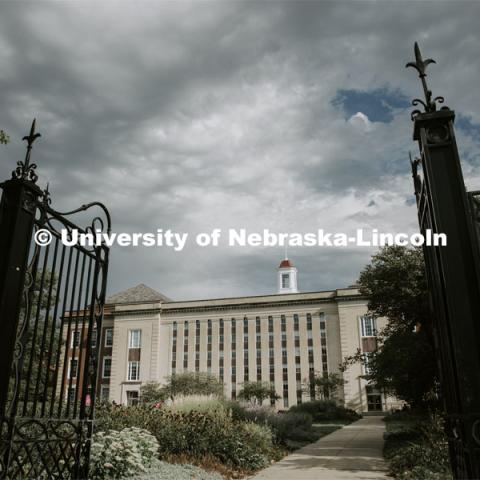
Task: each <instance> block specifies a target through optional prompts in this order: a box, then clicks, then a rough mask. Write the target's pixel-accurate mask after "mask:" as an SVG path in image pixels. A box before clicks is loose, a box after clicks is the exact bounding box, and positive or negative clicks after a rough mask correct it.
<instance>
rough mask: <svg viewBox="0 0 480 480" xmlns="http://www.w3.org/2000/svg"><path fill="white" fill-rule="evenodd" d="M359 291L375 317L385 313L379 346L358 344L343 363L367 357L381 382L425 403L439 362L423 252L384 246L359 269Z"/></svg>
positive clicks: (370, 376)
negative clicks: (368, 347)
mask: <svg viewBox="0 0 480 480" xmlns="http://www.w3.org/2000/svg"><path fill="white" fill-rule="evenodd" d="M359 284H360V292H361V293H363V294H364V295H366V296H367V297H368V299H369V302H368V308H369V311H370V313H371V314H373V315H374V316H376V317H387V318H388V325H387V327H386V328H385V329H384V330H383V331H382V332H379V336H378V342H377V349H376V351H374V352H372V353H370V354H369V355H368V357H367V356H366V355H365V354H363V353H362V352H361V351H360V350H359V351H358V352H357V353H356V354H355V355H352V356H351V357H347V358H346V359H345V361H344V363H343V369H345V368H348V366H349V365H350V364H352V363H355V362H359V361H360V362H363V363H366V362H367V361H368V371H369V373H368V375H366V378H368V379H369V380H370V382H371V383H372V384H374V385H375V386H377V387H378V388H381V389H383V390H384V391H386V392H387V393H390V394H392V395H395V396H396V397H398V398H400V399H402V400H404V401H406V402H407V403H408V404H410V405H411V406H412V407H424V406H425V405H426V403H428V402H429V401H431V399H432V393H433V392H434V391H435V386H436V378H437V375H436V372H437V365H436V359H435V352H434V344H433V335H432V318H431V314H430V310H429V303H428V290H427V282H426V277H425V267H424V261H423V252H422V250H421V249H419V248H406V247H399V246H391V247H390V246H389V247H384V248H383V249H382V250H380V252H379V253H377V254H376V255H374V256H373V257H372V261H371V263H370V264H369V265H367V266H366V267H365V269H364V270H363V271H362V272H361V274H360V279H359Z"/></svg>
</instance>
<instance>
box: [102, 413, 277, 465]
mask: <svg viewBox="0 0 480 480" xmlns="http://www.w3.org/2000/svg"><path fill="white" fill-rule="evenodd" d="M130 426H138V427H140V428H144V429H146V430H148V431H149V432H151V434H152V435H154V436H155V438H156V439H157V441H158V444H159V457H160V458H167V457H168V456H169V455H187V456H189V457H192V458H201V457H203V456H209V455H210V456H213V457H215V458H217V459H218V460H220V461H221V462H222V463H224V464H226V465H230V466H233V467H235V468H241V469H245V470H255V469H258V468H261V467H263V466H265V465H266V464H267V463H268V460H269V458H270V457H271V455H272V448H273V436H272V433H271V431H270V430H269V428H268V427H266V426H261V425H251V424H249V423H246V422H244V421H243V422H242V421H236V420H234V419H233V417H232V415H231V413H230V411H228V410H226V409H225V408H221V409H217V410H213V411H211V410H206V411H202V412H199V411H195V410H191V411H171V410H169V409H168V408H167V409H155V408H150V407H146V406H142V405H137V406H131V407H125V406H113V407H110V408H108V407H101V408H100V409H99V410H98V411H97V428H98V429H100V430H108V429H112V428H114V429H116V430H120V429H122V428H125V427H130Z"/></svg>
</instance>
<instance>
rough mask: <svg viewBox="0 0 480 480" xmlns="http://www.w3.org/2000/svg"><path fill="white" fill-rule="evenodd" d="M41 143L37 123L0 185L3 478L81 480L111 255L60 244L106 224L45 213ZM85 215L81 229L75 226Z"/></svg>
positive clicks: (102, 218)
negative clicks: (36, 156)
mask: <svg viewBox="0 0 480 480" xmlns="http://www.w3.org/2000/svg"><path fill="white" fill-rule="evenodd" d="M38 136H39V134H37V133H35V121H34V122H33V124H32V128H31V131H30V135H28V136H27V137H25V138H24V140H26V141H27V144H28V146H27V155H26V158H25V161H23V162H19V163H18V166H17V168H16V170H15V171H14V172H13V174H12V179H11V180H8V181H6V182H4V183H3V184H2V185H1V187H2V188H3V195H2V200H1V204H0V415H1V430H0V435H1V437H0V478H1V479H12V480H13V479H29V480H30V479H86V478H88V460H89V454H90V439H91V436H92V422H93V416H94V407H95V394H96V384H97V363H98V350H99V349H98V348H97V345H98V346H100V345H101V343H100V342H101V335H102V319H103V305H104V301H105V287H106V280H107V268H108V254H109V250H108V248H107V247H106V246H105V244H104V243H103V242H102V243H99V244H98V245H94V246H91V247H88V246H80V245H78V244H75V245H72V246H67V245H68V243H69V242H68V240H71V239H72V235H73V232H74V231H75V230H76V231H77V232H78V233H79V234H82V233H83V234H92V235H95V234H98V233H101V232H102V233H109V232H110V215H109V213H108V211H107V209H106V208H105V207H104V206H103V205H102V204H101V203H98V202H94V203H90V204H88V205H83V206H82V207H80V208H79V209H77V210H73V211H71V212H63V213H61V212H58V211H56V210H54V209H53V208H52V207H51V201H50V194H49V192H48V187H47V190H44V191H42V190H41V189H40V188H39V187H38V186H37V185H36V181H37V175H36V173H35V169H36V165H35V164H32V163H31V162H30V154H31V149H32V144H33V142H34V141H35V139H36V138H38ZM91 208H96V209H98V211H99V212H100V214H99V216H95V217H94V218H93V221H91V222H89V226H88V227H86V228H80V227H78V226H77V225H76V224H75V223H73V221H72V220H71V218H72V215H74V214H78V215H80V216H84V217H85V214H82V213H81V212H87V211H90V209H91ZM65 240H67V241H65Z"/></svg>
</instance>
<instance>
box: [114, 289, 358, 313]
mask: <svg viewBox="0 0 480 480" xmlns="http://www.w3.org/2000/svg"><path fill="white" fill-rule="evenodd" d="M322 293H325V292H322ZM285 296H286V295H285ZM285 296H283V295H282V297H285ZM288 296H289V297H290V298H282V300H276V301H257V302H255V301H250V302H248V301H247V302H243V303H238V302H237V303H233V302H232V303H223V304H218V303H215V304H211V305H208V304H205V303H204V302H208V300H203V301H202V303H203V305H196V306H193V305H192V306H189V305H185V306H183V305H182V306H178V307H174V306H173V302H171V303H168V304H165V307H167V308H165V307H163V306H162V305H161V306H160V307H159V306H158V305H156V306H155V307H153V306H152V308H139V309H135V308H133V309H128V310H120V311H115V312H114V315H115V316H119V317H124V316H125V317H126V316H134V315H148V314H150V315H151V314H161V315H162V316H165V317H167V316H171V315H177V314H179V313H195V312H198V313H202V312H212V311H216V312H221V311H232V310H254V309H263V310H267V309H269V308H278V307H280V308H282V307H293V306H302V305H305V306H309V305H318V304H326V303H341V302H354V301H361V300H367V297H365V296H364V295H360V294H358V293H356V294H350V295H348V294H346V295H341V296H339V295H335V296H331V297H315V298H302V299H293V298H291V297H292V296H293V295H288ZM244 298H248V297H244ZM238 299H239V297H235V298H232V299H231V300H238ZM222 300H223V299H222ZM224 300H228V299H224ZM212 301H213V300H212ZM178 303H182V304H185V303H189V302H178ZM192 303H193V302H192Z"/></svg>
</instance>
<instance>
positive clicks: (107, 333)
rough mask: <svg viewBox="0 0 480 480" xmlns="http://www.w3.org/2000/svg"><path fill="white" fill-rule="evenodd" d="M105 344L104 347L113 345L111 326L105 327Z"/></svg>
mask: <svg viewBox="0 0 480 480" xmlns="http://www.w3.org/2000/svg"><path fill="white" fill-rule="evenodd" d="M105 346H106V347H112V346H113V328H106V329H105Z"/></svg>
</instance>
